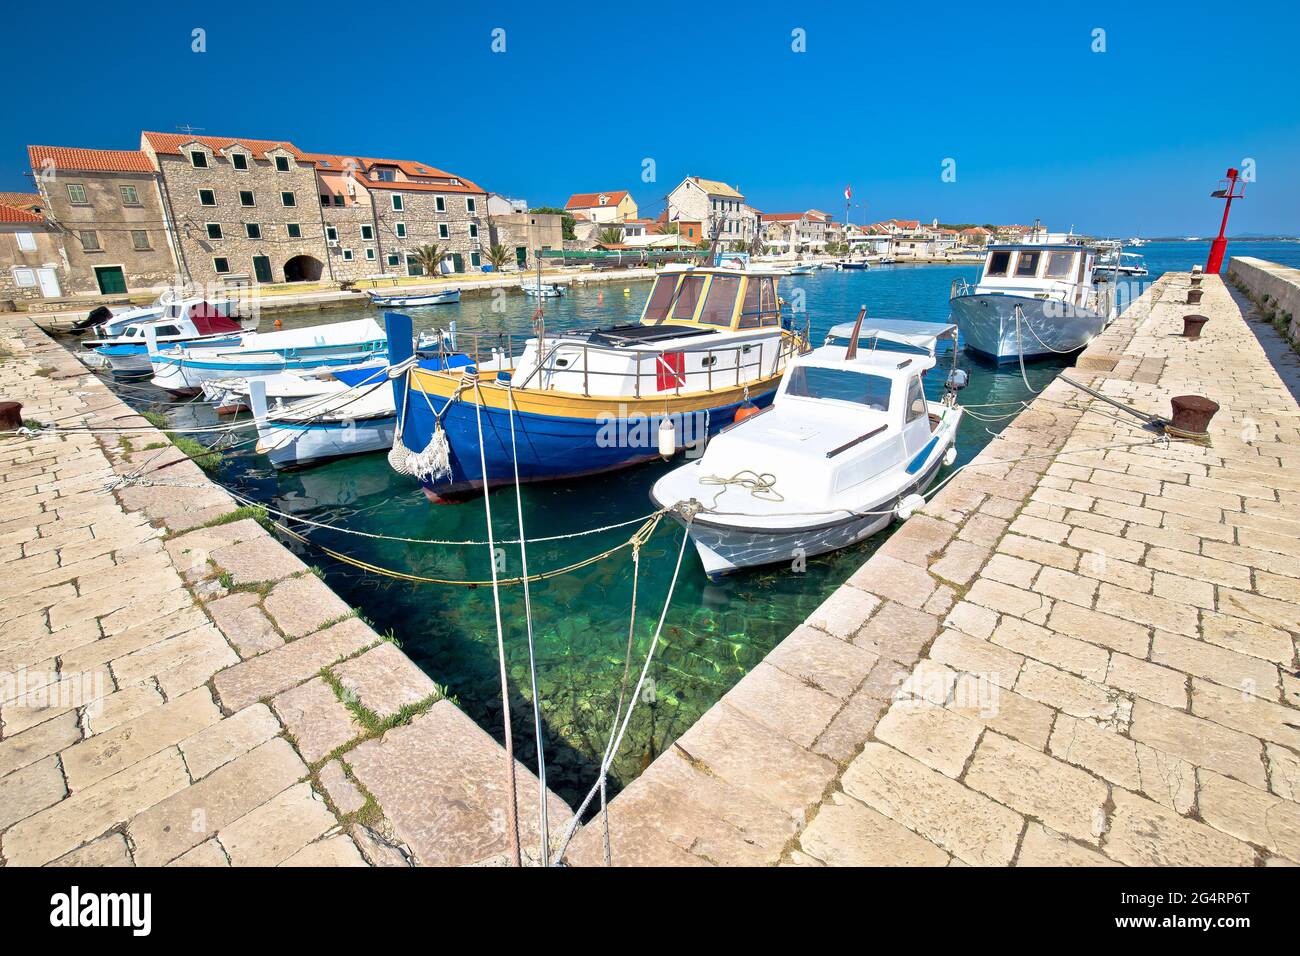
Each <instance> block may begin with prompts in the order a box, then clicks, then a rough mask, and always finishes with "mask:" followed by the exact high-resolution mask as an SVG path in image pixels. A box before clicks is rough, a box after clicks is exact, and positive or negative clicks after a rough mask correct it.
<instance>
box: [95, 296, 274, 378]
mask: <svg viewBox="0 0 1300 956" xmlns="http://www.w3.org/2000/svg"><path fill="white" fill-rule="evenodd" d="M172 311H174V312H175V313H176V314H175V315H174V317H172V318H155V319H151V320H147V321H141V322H133V323H132V324H130V325H128V326H127V327H126V328H125V329H124V330H123V331H122V334H121V335H115V336H111V337H109V338H101V339H87V340H85V341H83V342H82V343H81V344H82V347H83V348H85V349H87V350H88V351H89V352H90V353H91V354H90V355H89V356H87V358H89V359H91V361H88V362H87V364H94V365H97V366H98V367H103V366H104V365H107V366H108V367H109V368H110V369H111V370H112V372H113V374H114V375H117V376H121V377H133V376H142V375H150V374H152V369H153V366H152V365H151V363H150V361H149V348H148V343H147V335H146V332H152V334H153V337H154V340H155V342H157V343H158V345H159V346H160V347H162V348H175V347H177V346H186V347H189V348H204V349H210V348H235V347H237V346H238V345H239V344H240V343H241V342H242V341H243V339H244V335H245V334H246V333H248V332H253V331H255V330H256V329H257V323H258V319H257V317H256V316H251V317H245V318H235V317H231V316H229V315H228V314H227V309H226V306H225V304H224V303H219V304H217V305H213V304H210V303H208V302H205V301H201V300H200V301H198V302H194V303H182V304H181V306H180V308H178V309H176V310H172ZM96 359H97V360H98V361H95V360H96Z"/></svg>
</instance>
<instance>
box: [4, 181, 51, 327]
mask: <svg viewBox="0 0 1300 956" xmlns="http://www.w3.org/2000/svg"><path fill="white" fill-rule="evenodd" d="M44 205H45V203H44V200H42V199H41V197H40V196H39V195H38V194H36V193H0V309H12V308H13V306H14V305H15V304H17V303H18V302H21V301H25V300H35V299H56V298H59V297H60V296H62V295H63V284H64V282H66V280H67V269H66V267H65V263H64V258H63V242H62V239H61V236H60V235H59V233H58V232H57V231H56V230H55V229H54V228H53V227H52V226H50V225H49V223H47V222H46V221H45V217H44V216H42V215H41V214H40V213H39V212H38V211H36V210H39V209H42V208H43V207H44Z"/></svg>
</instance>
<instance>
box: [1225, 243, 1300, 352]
mask: <svg viewBox="0 0 1300 956" xmlns="http://www.w3.org/2000/svg"><path fill="white" fill-rule="evenodd" d="M1228 281H1229V282H1231V283H1232V284H1233V285H1235V286H1236V287H1237V288H1238V289H1240V290H1241V291H1242V292H1244V293H1245V294H1246V296H1247V297H1248V298H1249V299H1250V300H1251V302H1253V303H1255V306H1256V308H1258V309H1259V310H1260V312H1261V313H1262V314H1263V315H1264V316H1265V317H1266V318H1267V319H1268V320H1269V321H1271V322H1276V323H1277V324H1278V328H1280V329H1284V330H1285V334H1286V337H1287V338H1288V339H1289V340H1290V342H1291V344H1292V345H1294V346H1296V347H1297V348H1300V269H1292V268H1290V267H1288V266H1280V265H1278V264H1277V263H1276V262H1267V261H1265V260H1264V259H1255V258H1252V257H1250V256H1233V257H1232V258H1231V259H1229V260H1228Z"/></svg>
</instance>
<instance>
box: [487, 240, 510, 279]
mask: <svg viewBox="0 0 1300 956" xmlns="http://www.w3.org/2000/svg"><path fill="white" fill-rule="evenodd" d="M487 261H488V262H490V263H491V264H492V268H493V270H494V271H496V272H500V271H502V270H503V269H505V267H506V263H507V262H509V261H510V250H509V249H507V248H506V247H505V246H503V245H501V243H499V242H494V243H492V245H490V246H488V247H487Z"/></svg>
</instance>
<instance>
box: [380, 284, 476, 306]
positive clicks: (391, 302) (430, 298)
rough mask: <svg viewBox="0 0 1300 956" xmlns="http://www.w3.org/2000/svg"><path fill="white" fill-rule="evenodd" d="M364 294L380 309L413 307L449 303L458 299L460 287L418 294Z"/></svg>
mask: <svg viewBox="0 0 1300 956" xmlns="http://www.w3.org/2000/svg"><path fill="white" fill-rule="evenodd" d="M366 295H368V296H369V297H370V301H371V303H372V304H373V305H377V306H379V307H380V308H381V309H391V308H398V307H405V308H413V307H415V306H421V305H450V304H451V303H454V302H459V301H460V289H458V288H457V289H440V290H439V291H437V292H425V293H421V294H419V295H416V294H410V295H380V294H379V293H377V292H370V291H367V292H366Z"/></svg>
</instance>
